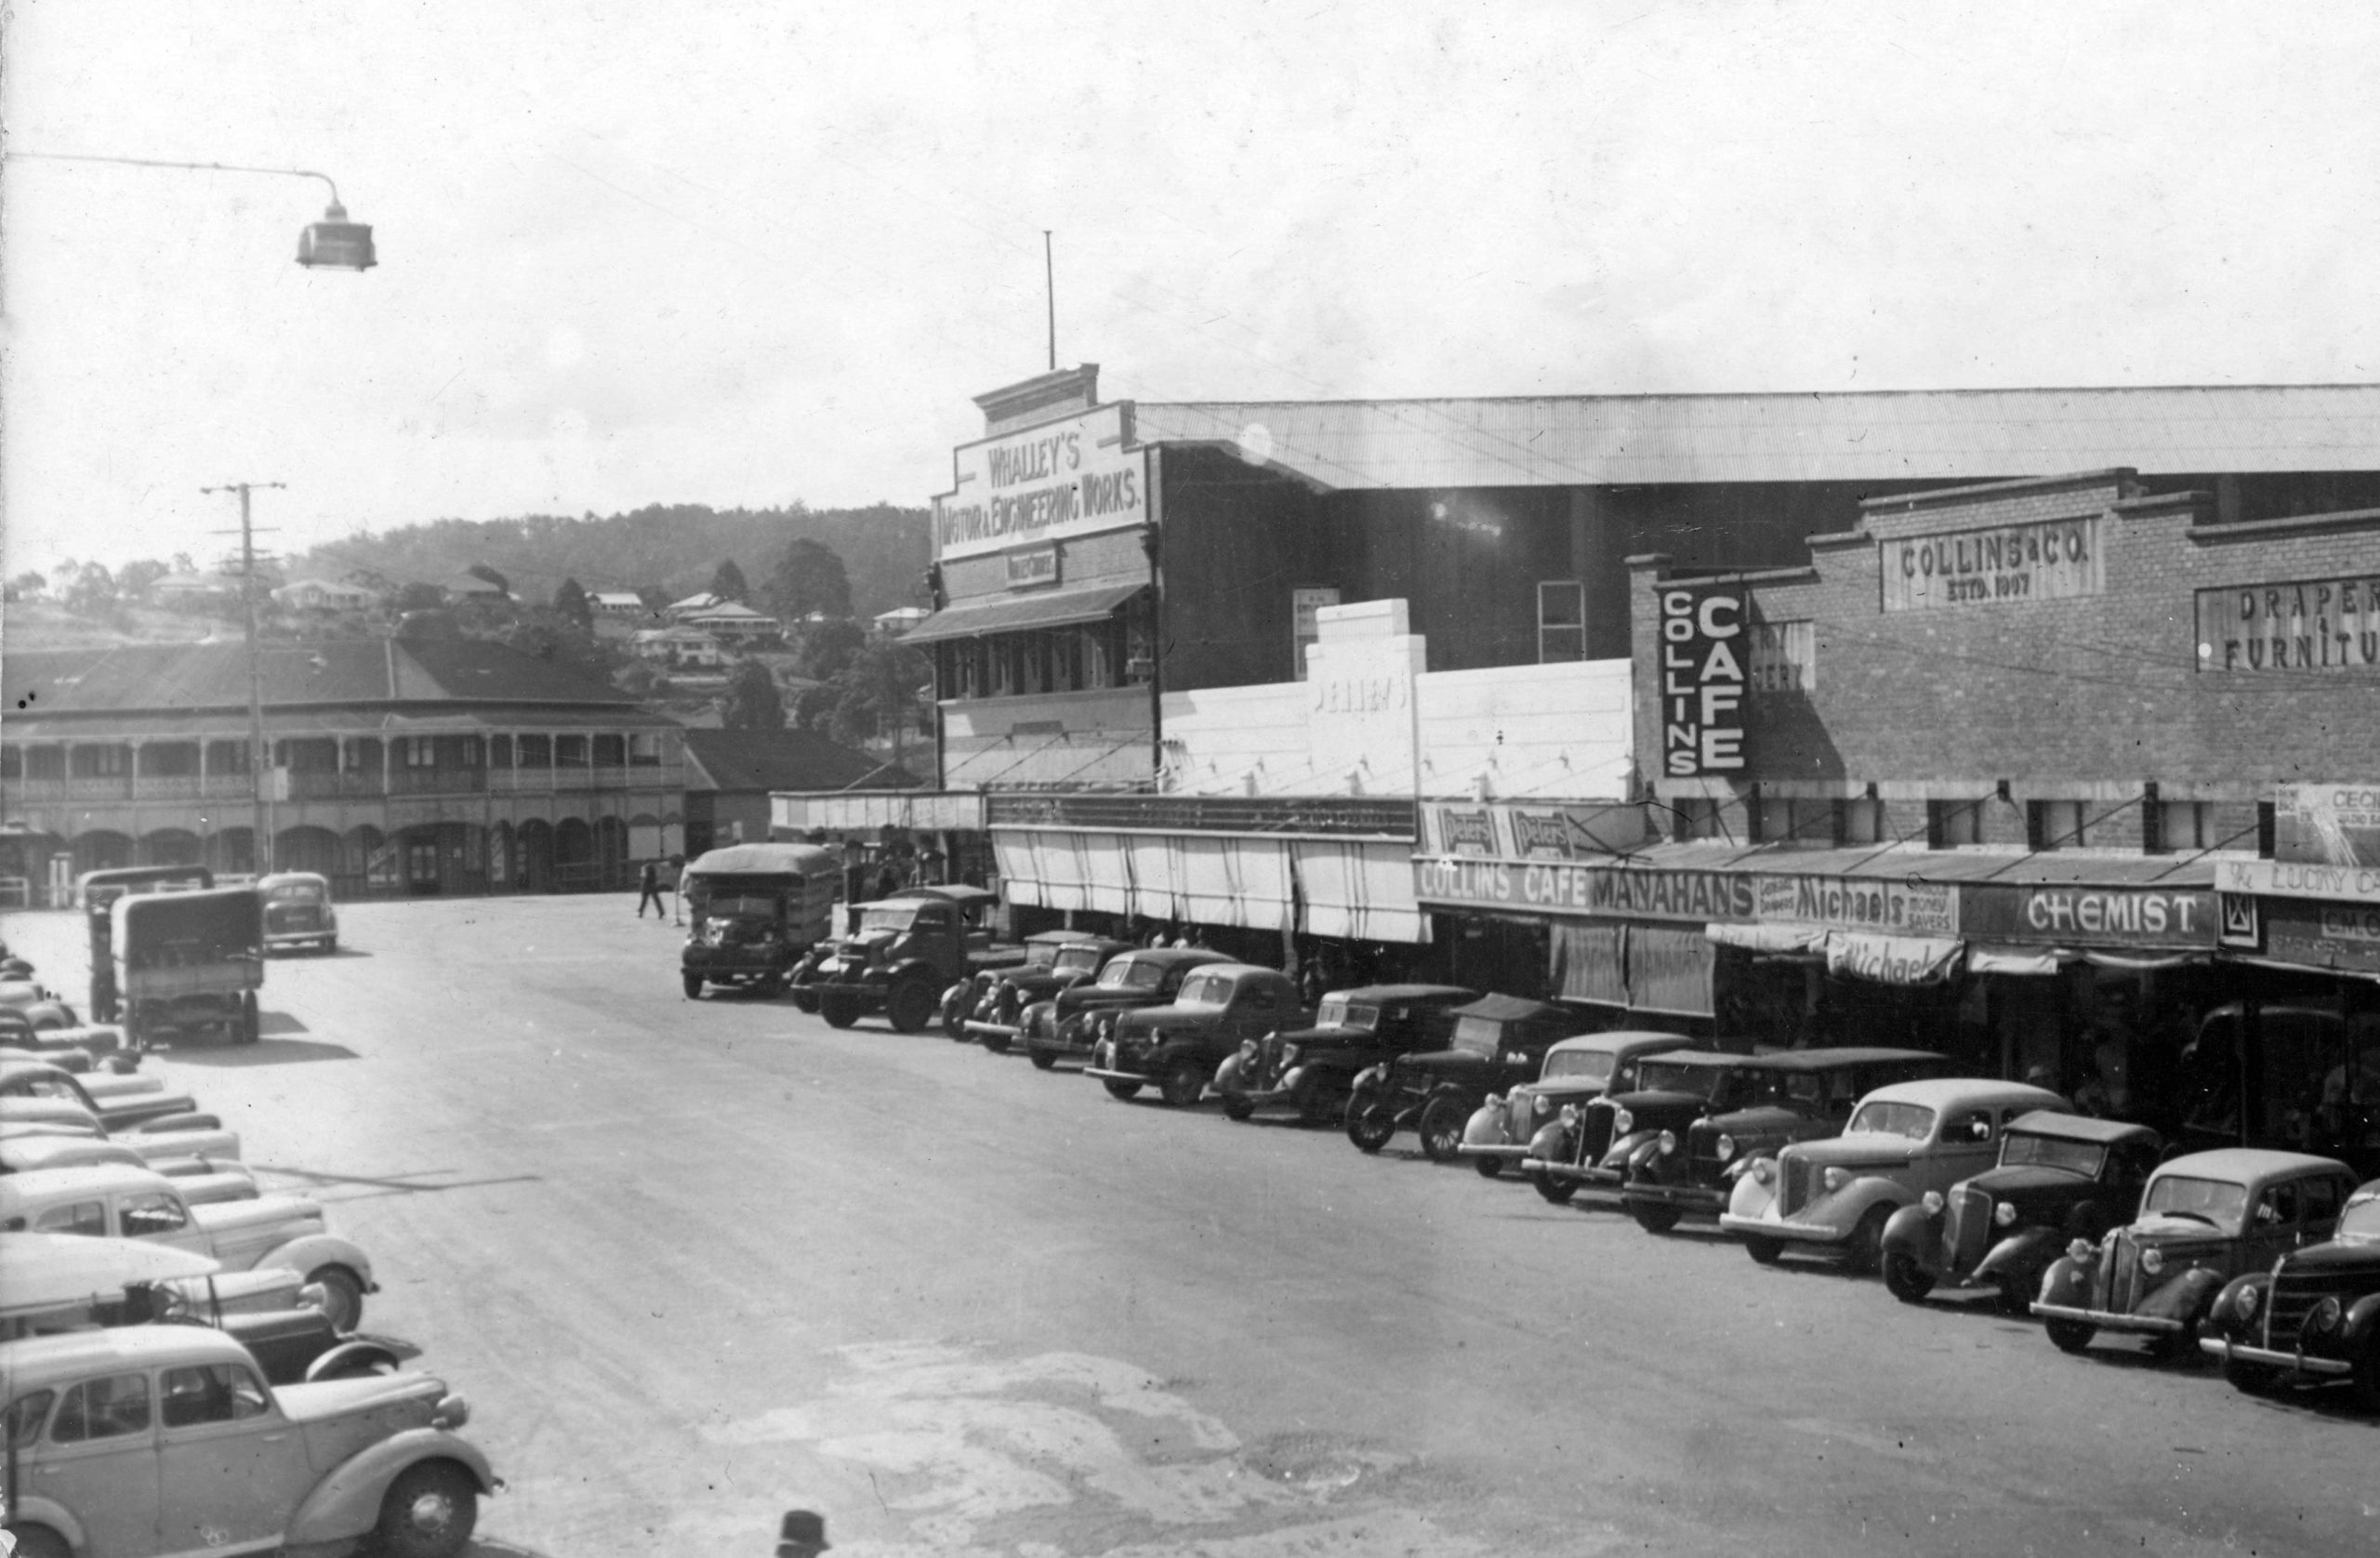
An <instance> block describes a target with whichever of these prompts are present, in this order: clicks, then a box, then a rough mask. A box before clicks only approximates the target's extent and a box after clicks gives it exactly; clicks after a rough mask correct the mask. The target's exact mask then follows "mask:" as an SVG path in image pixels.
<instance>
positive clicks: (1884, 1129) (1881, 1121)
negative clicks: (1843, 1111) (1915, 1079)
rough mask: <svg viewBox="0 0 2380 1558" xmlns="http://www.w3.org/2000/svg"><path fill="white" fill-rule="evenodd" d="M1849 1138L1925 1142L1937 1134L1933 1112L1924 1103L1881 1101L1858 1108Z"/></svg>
mask: <svg viewBox="0 0 2380 1558" xmlns="http://www.w3.org/2000/svg"><path fill="white" fill-rule="evenodd" d="M1844 1134H1845V1135H1846V1136H1899V1137H1904V1138H1906V1139H1907V1140H1909V1141H1911V1142H1923V1141H1924V1140H1925V1139H1926V1138H1927V1137H1928V1136H1931V1135H1933V1134H1934V1111H1933V1110H1931V1109H1928V1108H1927V1107H1925V1105H1924V1104H1923V1103H1894V1102H1885V1101H1884V1100H1882V1099H1879V1100H1878V1101H1877V1102H1873V1103H1863V1104H1861V1105H1859V1112H1858V1114H1856V1115H1854V1116H1851V1125H1850V1128H1849V1129H1847V1130H1845V1132H1844Z"/></svg>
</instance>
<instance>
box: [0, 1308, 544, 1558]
mask: <svg viewBox="0 0 2380 1558" xmlns="http://www.w3.org/2000/svg"><path fill="white" fill-rule="evenodd" d="M0 1390H4V1391H5V1393H6V1395H7V1403H8V1405H7V1433H8V1436H9V1444H10V1446H12V1449H11V1459H12V1462H13V1463H14V1466H15V1470H16V1472H17V1483H18V1488H19V1496H18V1498H17V1499H16V1501H15V1503H14V1504H13V1506H12V1507H11V1508H10V1509H9V1511H8V1517H9V1518H8V1530H9V1531H10V1533H11V1534H13V1535H14V1536H15V1537H16V1538H17V1543H18V1548H19V1551H20V1552H22V1553H24V1554H27V1555H29V1558H64V1555H67V1554H70V1553H74V1554H80V1553H93V1554H101V1553H103V1554H108V1555H110V1558H158V1555H162V1554H165V1553H186V1552H204V1551H218V1550H219V1551H237V1552H263V1551H282V1550H289V1551H298V1550H303V1551H322V1552H328V1551H339V1550H340V1549H341V1548H342V1547H343V1546H345V1545H348V1544H352V1543H354V1542H356V1541H358V1540H361V1539H362V1538H367V1537H368V1538H373V1539H374V1541H375V1542H376V1544H377V1547H378V1549H379V1551H382V1552H384V1553H387V1554H390V1558H454V1555H455V1554H456V1553H459V1552H461V1551H463V1549H464V1547H465V1546H466V1544H467V1543H469V1540H470V1536H471V1529H472V1526H473V1525H474V1524H475V1523H476V1521H477V1518H478V1510H479V1499H481V1498H482V1497H483V1496H485V1495H489V1494H493V1493H494V1492H496V1489H497V1488H499V1487H500V1486H502V1484H501V1483H499V1482H498V1481H497V1480H496V1474H495V1472H494V1471H493V1470H491V1469H490V1467H489V1465H488V1460H487V1457H486V1456H485V1455H484V1454H483V1453H482V1452H481V1451H480V1449H479V1448H478V1446H474V1445H472V1444H470V1443H469V1441H467V1440H465V1439H463V1438H461V1437H460V1436H459V1435H457V1434H456V1432H455V1430H456V1429H458V1428H460V1427H462V1426H463V1424H464V1423H465V1422H466V1421H467V1420H468V1419H469V1407H468V1406H466V1405H465V1403H464V1402H463V1400H462V1398H461V1397H460V1396H457V1395H455V1394H453V1393H450V1392H449V1391H448V1390H447V1388H446V1385H445V1382H444V1381H443V1380H439V1379H438V1378H436V1377H435V1376H433V1375H428V1374H392V1375H383V1376H374V1377H371V1378H367V1379H353V1380H324V1381H321V1382H319V1383H314V1384H298V1385H284V1386H281V1387H279V1388H278V1389H276V1388H274V1387H272V1386H270V1385H268V1384H266V1383H265V1381H264V1380H263V1379H262V1378H261V1377H260V1375H259V1372H258V1367H257V1364H256V1361H255V1360H254V1359H253V1358H252V1357H251V1356H250V1355H249V1353H248V1352H247V1350H246V1349H245V1348H244V1347H242V1346H241V1345H240V1343H239V1342H238V1341H237V1340H234V1339H233V1338H231V1337H230V1336H226V1335H224V1334H223V1333H222V1332H220V1331H216V1330H211V1329H208V1328H206V1327H199V1326H128V1327H115V1328H112V1329H107V1330H92V1331H77V1332H73V1333H72V1334H69V1335H65V1336H49V1337H36V1338H33V1339H32V1340H24V1341H14V1342H9V1343H7V1345H6V1346H5V1347H0Z"/></svg>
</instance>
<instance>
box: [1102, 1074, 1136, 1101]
mask: <svg viewBox="0 0 2380 1558" xmlns="http://www.w3.org/2000/svg"><path fill="white" fill-rule="evenodd" d="M1100 1086H1102V1087H1104V1088H1105V1089H1107V1096H1108V1097H1110V1098H1138V1097H1140V1096H1141V1085H1140V1084H1139V1083H1138V1082H1111V1081H1108V1080H1106V1079H1105V1078H1104V1077H1103V1078H1102V1079H1101V1081H1100Z"/></svg>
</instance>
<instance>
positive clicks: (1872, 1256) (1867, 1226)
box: [1845, 1207, 1893, 1276]
mask: <svg viewBox="0 0 2380 1558" xmlns="http://www.w3.org/2000/svg"><path fill="white" fill-rule="evenodd" d="M1892 1215H1893V1213H1892V1208H1889V1207H1871V1208H1868V1210H1867V1212H1866V1214H1865V1215H1864V1216H1862V1217H1861V1218H1860V1219H1859V1221H1858V1225H1857V1226H1856V1227H1854V1228H1853V1229H1852V1230H1851V1237H1850V1239H1849V1240H1848V1241H1847V1242H1846V1245H1845V1248H1846V1250H1847V1251H1848V1253H1849V1256H1850V1261H1851V1269H1852V1270H1853V1271H1855V1272H1858V1273H1859V1274H1861V1275H1863V1276H1864V1275H1866V1274H1869V1273H1871V1272H1873V1271H1874V1270H1875V1269H1876V1268H1877V1267H1879V1266H1881V1265H1883V1264H1884V1224H1885V1223H1886V1222H1889V1221H1892Z"/></svg>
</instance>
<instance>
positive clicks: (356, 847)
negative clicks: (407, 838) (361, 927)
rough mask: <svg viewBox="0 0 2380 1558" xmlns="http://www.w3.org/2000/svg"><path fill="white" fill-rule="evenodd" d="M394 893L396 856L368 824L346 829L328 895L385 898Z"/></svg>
mask: <svg viewBox="0 0 2380 1558" xmlns="http://www.w3.org/2000/svg"><path fill="white" fill-rule="evenodd" d="M396 890H397V852H396V851H395V850H393V849H391V848H390V846H389V840H388V836H387V835H385V834H383V833H382V832H381V831H380V830H379V829H378V828H377V827H374V826H373V825H371V824H369V823H362V824H359V825H356V826H354V827H351V828H349V829H348V830H347V833H346V835H345V836H344V837H342V838H340V839H339V845H338V873H337V875H336V876H334V877H333V878H331V891H332V892H333V893H335V894H336V895H337V896H338V897H341V898H379V897H386V896H388V895H389V894H390V893H392V892H394V891H396Z"/></svg>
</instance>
